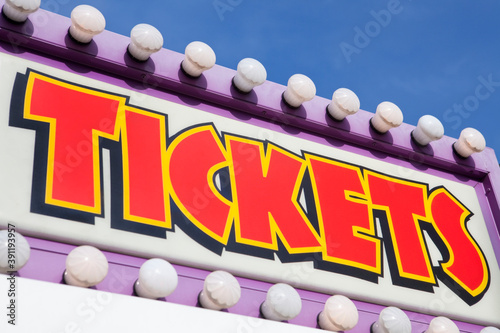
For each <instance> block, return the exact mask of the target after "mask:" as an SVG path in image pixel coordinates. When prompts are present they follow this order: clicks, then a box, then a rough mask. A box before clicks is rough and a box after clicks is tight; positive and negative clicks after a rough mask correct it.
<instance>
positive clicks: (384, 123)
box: [371, 102, 403, 133]
mask: <svg viewBox="0 0 500 333" xmlns="http://www.w3.org/2000/svg"><path fill="white" fill-rule="evenodd" d="M402 123H403V112H401V109H400V108H399V107H398V106H397V105H396V104H394V103H391V102H382V103H380V104H379V105H378V106H377V110H376V111H375V115H374V116H373V118H372V119H371V124H372V126H373V128H375V129H376V130H377V131H378V132H380V133H386V132H387V131H389V130H390V129H391V128H394V127H398V126H399V125H401V124H402Z"/></svg>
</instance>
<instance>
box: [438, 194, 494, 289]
mask: <svg viewBox="0 0 500 333" xmlns="http://www.w3.org/2000/svg"><path fill="white" fill-rule="evenodd" d="M430 200H431V210H432V217H433V220H434V228H435V229H436V231H437V232H438V234H439V236H440V237H441V239H442V240H443V242H444V243H445V245H446V248H447V250H448V252H449V259H448V261H447V262H443V263H441V267H442V268H443V271H444V272H445V273H446V274H447V275H448V276H449V277H450V278H452V279H453V281H455V282H456V283H457V284H459V285H460V286H461V287H462V288H463V289H465V290H466V291H467V292H468V293H469V294H470V295H471V296H473V297H474V296H477V295H479V294H481V293H482V292H483V291H484V290H485V289H486V287H487V285H488V280H489V273H488V267H487V265H486V260H485V259H484V256H483V254H482V252H481V250H480V249H479V247H478V245H477V244H476V242H475V241H474V239H473V238H472V236H471V235H470V233H469V231H468V230H467V220H468V219H469V217H470V216H471V212H470V211H469V210H468V209H467V208H465V207H464V206H463V205H462V203H460V202H459V201H458V200H457V199H456V198H455V197H453V196H452V195H451V193H449V192H448V190H446V189H445V188H439V189H437V190H434V191H433V192H432V193H431V196H430Z"/></svg>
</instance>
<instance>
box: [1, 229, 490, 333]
mask: <svg viewBox="0 0 500 333" xmlns="http://www.w3.org/2000/svg"><path fill="white" fill-rule="evenodd" d="M14 235H15V241H16V242H15V244H16V247H15V257H16V260H15V267H9V265H8V249H9V241H8V240H9V237H10V238H12V235H9V233H8V231H7V230H1V231H0V273H7V272H11V271H18V270H19V269H21V268H22V267H23V266H24V265H25V264H26V263H27V261H28V260H29V257H30V252H31V249H30V245H29V243H28V241H27V240H26V238H24V237H23V236H22V235H21V234H20V233H17V232H16V233H15V234H14ZM108 267H109V265H108V260H107V259H106V256H105V255H104V254H103V253H102V252H101V251H100V250H99V249H97V248H95V247H93V246H89V245H82V246H79V247H76V248H74V249H73V250H72V251H71V252H70V253H69V254H68V256H67V258H66V270H65V271H64V274H63V278H64V282H65V283H66V284H68V285H72V286H77V287H83V288H88V287H92V286H95V285H97V284H99V283H101V282H102V281H103V280H104V278H105V277H106V275H107V274H108ZM177 284H178V276H177V272H176V270H175V268H174V267H173V266H172V265H171V264H170V263H169V262H168V261H166V260H163V259H159V258H153V259H149V260H147V261H145V262H144V263H143V264H142V266H141V268H140V269H139V276H138V279H137V280H136V282H135V284H134V291H135V293H136V294H137V295H138V296H140V297H144V298H149V299H158V298H164V297H167V296H169V295H170V294H171V293H172V292H174V290H175V289H176V287H177ZM240 297H241V287H240V284H239V283H238V280H237V279H236V278H235V277H234V276H233V275H232V274H230V273H228V272H225V271H214V272H212V273H210V274H209V275H208V276H207V277H206V278H205V281H204V284H203V290H202V291H201V292H200V294H199V297H198V300H199V302H200V305H201V306H202V307H203V308H206V309H211V310H222V309H228V308H230V307H232V306H234V305H236V303H238V301H239V300H240ZM301 309H302V300H301V298H300V295H299V294H298V292H297V291H296V290H295V289H294V288H293V287H292V286H290V285H288V284H285V283H277V284H274V285H273V286H271V287H270V288H269V290H268V292H267V295H266V300H265V301H264V302H263V303H262V304H261V306H260V312H261V313H262V315H263V317H264V318H266V319H270V320H275V321H288V320H291V319H293V318H295V317H296V316H298V315H299V313H300V311H301ZM358 319H359V315H358V310H357V308H356V305H355V304H354V303H353V302H352V301H351V300H350V299H349V298H347V297H345V296H342V295H334V296H331V297H330V298H328V299H327V301H326V302H325V306H324V309H323V311H322V312H321V313H320V314H319V315H318V325H319V327H320V328H322V329H324V330H328V331H348V330H350V329H352V328H354V327H355V326H356V324H357V323H358ZM371 332H372V333H411V322H410V320H409V318H408V316H407V315H406V314H405V313H404V312H403V311H402V310H400V309H399V308H396V307H392V306H390V307H387V308H384V309H383V310H382V311H381V312H380V315H379V318H378V320H377V321H376V322H374V323H373V324H372V326H371ZM424 333H459V329H458V327H457V326H456V324H455V323H454V322H453V321H451V320H450V319H448V318H446V317H436V318H434V319H432V320H431V322H430V324H429V327H428V328H427V330H426V331H425V332H424ZM481 333H500V330H499V329H497V328H495V327H485V328H483V329H482V330H481Z"/></svg>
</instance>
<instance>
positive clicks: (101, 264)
mask: <svg viewBox="0 0 500 333" xmlns="http://www.w3.org/2000/svg"><path fill="white" fill-rule="evenodd" d="M107 274H108V260H107V259H106V257H105V256H104V254H103V253H102V252H101V251H100V250H99V249H97V248H95V247H93V246H90V245H83V246H79V247H77V248H74V249H73V250H72V251H71V252H70V253H69V254H68V257H67V258H66V271H65V272H64V281H65V282H66V283H67V284H69V285H72V286H77V287H85V288H87V287H92V286H95V285H97V284H99V283H100V282H101V281H102V280H104V278H105V277H106V275H107Z"/></svg>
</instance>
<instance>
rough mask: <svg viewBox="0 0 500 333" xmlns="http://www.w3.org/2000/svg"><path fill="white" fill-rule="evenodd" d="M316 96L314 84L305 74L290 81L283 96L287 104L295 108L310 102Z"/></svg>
mask: <svg viewBox="0 0 500 333" xmlns="http://www.w3.org/2000/svg"><path fill="white" fill-rule="evenodd" d="M314 96H316V86H315V85H314V82H313V81H312V80H311V79H310V78H308V77H307V76H305V75H303V74H295V75H292V76H291V77H290V79H288V85H287V88H286V90H285V92H284V94H283V98H284V99H285V102H286V103H287V104H288V105H290V106H291V107H293V108H298V107H299V106H301V105H302V103H304V102H307V101H310V100H311V99H313V98H314Z"/></svg>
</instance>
